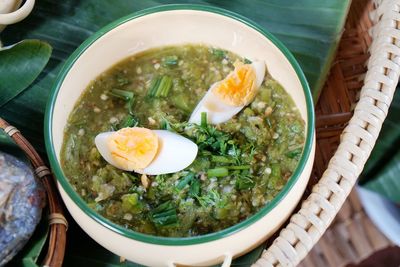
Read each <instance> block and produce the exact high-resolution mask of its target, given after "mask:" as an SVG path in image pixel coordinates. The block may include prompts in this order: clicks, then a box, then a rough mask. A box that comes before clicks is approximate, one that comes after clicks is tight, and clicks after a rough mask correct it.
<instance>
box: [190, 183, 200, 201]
mask: <svg viewBox="0 0 400 267" xmlns="http://www.w3.org/2000/svg"><path fill="white" fill-rule="evenodd" d="M199 194H200V181H199V180H198V179H194V180H193V181H192V183H191V184H190V188H189V196H191V197H194V196H198V195H199Z"/></svg>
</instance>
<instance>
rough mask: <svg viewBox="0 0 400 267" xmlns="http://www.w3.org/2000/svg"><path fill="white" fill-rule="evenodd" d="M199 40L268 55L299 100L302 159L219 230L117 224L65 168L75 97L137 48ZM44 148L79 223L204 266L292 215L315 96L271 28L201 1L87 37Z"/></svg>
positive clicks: (55, 104)
mask: <svg viewBox="0 0 400 267" xmlns="http://www.w3.org/2000/svg"><path fill="white" fill-rule="evenodd" d="M184 43H202V44H208V45H212V46H215V47H220V48H223V49H227V50H230V51H232V52H234V53H237V54H239V55H242V56H245V57H247V58H250V59H258V60H264V61H265V62H266V64H267V67H268V71H269V72H270V74H271V75H272V76H273V77H274V78H275V79H276V80H277V81H279V82H280V83H281V84H282V85H283V86H284V88H285V89H286V90H287V91H288V93H289V94H290V95H291V96H292V98H293V99H294V100H295V102H296V104H297V106H298V108H299V110H300V113H301V115H302V117H303V118H304V120H305V122H306V131H307V132H306V144H305V148H304V151H303V155H302V157H301V160H300V163H299V165H298V166H297V169H296V170H295V172H294V175H293V176H292V177H291V178H290V180H289V182H288V183H287V184H286V186H285V187H284V188H283V190H282V191H281V192H280V193H279V195H278V196H277V197H276V198H275V199H274V200H273V201H272V202H270V203H269V204H267V205H266V206H265V207H264V208H262V209H261V210H260V211H259V212H258V213H256V214H255V215H253V216H251V217H250V218H248V219H247V220H245V221H243V222H241V223H239V224H237V225H234V226H232V227H230V228H227V229H225V230H223V231H219V232H216V233H212V234H208V235H203V236H198V237H191V238H165V237H156V236H150V235H145V234H141V233H137V232H134V231H131V230H127V229H125V228H123V227H121V226H118V225H116V224H114V223H112V222H110V221H108V220H107V219H105V218H103V217H102V216H100V215H99V214H97V213H96V212H95V211H93V210H92V209H90V208H89V207H88V206H87V205H86V203H85V202H84V201H83V200H82V199H81V198H80V197H79V196H78V194H77V193H76V192H75V191H74V190H73V189H72V187H71V185H70V184H69V183H68V180H67V179H66V177H65V176H64V174H63V172H62V170H61V168H60V151H61V144H62V140H63V131H64V128H65V125H66V122H67V118H68V116H69V114H70V112H71V111H72V109H73V107H74V104H75V102H76V101H77V100H78V98H79V96H80V95H81V94H82V92H83V91H84V90H85V88H86V86H87V85H88V84H89V82H90V81H92V80H93V79H94V78H95V77H96V76H98V75H99V74H100V73H102V72H103V71H105V70H107V69H108V68H109V67H110V66H112V65H113V64H115V63H116V62H118V61H120V60H122V59H124V58H126V57H128V56H130V55H132V54H135V53H138V52H140V51H143V50H146V49H149V48H153V47H160V46H165V45H176V44H184ZM45 133H46V147H47V152H48V155H49V158H50V162H51V166H52V168H53V171H54V172H55V174H56V177H57V180H58V187H59V189H60V193H61V196H62V199H63V200H64V202H65V205H66V206H67V208H68V210H69V212H70V213H71V215H72V217H73V218H74V219H75V220H76V222H77V223H78V224H79V225H80V226H81V227H82V229H83V230H84V231H85V232H86V233H88V234H89V235H90V236H91V237H92V238H93V239H94V240H96V241H97V242H98V243H99V244H101V245H102V246H104V247H105V248H106V249H108V250H110V251H112V252H113V253H115V254H117V255H119V256H122V257H124V258H126V259H128V260H131V261H134V262H137V263H140V264H144V265H149V266H174V265H175V264H183V265H197V266H200V265H201V266H204V265H210V264H215V263H220V262H224V266H228V265H229V263H230V261H231V260H232V258H233V257H236V256H239V255H241V254H244V253H246V252H248V251H249V250H251V249H252V248H254V247H256V246H257V245H259V244H260V243H261V242H263V241H265V240H266V239H267V237H269V236H270V235H271V234H272V233H273V232H274V231H276V230H277V229H278V228H279V226H281V224H282V223H283V222H284V221H285V220H286V219H287V218H288V216H289V215H290V214H291V212H292V210H293V209H294V208H295V206H296V205H297V203H298V201H299V200H300V197H301V195H302V194H303V191H304V189H305V186H306V184H307V181H308V179H309V176H310V172H311V167H312V163H313V159H314V143H315V142H314V113H313V104H312V100H311V94H310V91H309V88H308V85H307V82H306V80H305V77H304V74H303V72H302V71H301V69H300V67H299V65H298V64H297V62H296V60H295V59H294V58H293V56H292V55H291V54H290V52H289V51H288V50H287V49H286V48H285V47H284V46H283V45H282V44H281V43H280V42H279V41H278V40H277V39H275V38H274V37H273V36H272V35H271V34H270V33H268V32H266V31H265V30H263V29H262V28H260V27H259V26H257V25H256V24H255V23H253V22H251V21H249V20H247V19H245V18H244V17H241V16H239V15H237V14H233V13H231V12H228V11H225V10H222V9H217V8H211V7H206V6H197V5H172V6H162V7H157V8H152V9H147V10H144V11H141V12H139V13H135V14H133V15H130V16H127V17H125V18H122V19H119V20H117V21H116V22H113V23H111V24H110V25H108V26H106V27H105V28H103V29H101V30H100V31H99V32H97V33H96V34H95V35H94V36H92V37H91V38H89V39H88V40H87V41H85V42H84V43H83V44H82V45H81V46H80V47H79V48H78V49H77V50H76V51H75V52H74V53H73V55H72V56H71V57H70V58H69V59H68V61H67V62H66V64H65V66H64V68H63V69H62V71H61V73H60V75H59V77H58V81H57V83H56V85H55V88H54V90H53V92H52V95H51V97H50V100H49V103H48V107H47V111H46V126H45Z"/></svg>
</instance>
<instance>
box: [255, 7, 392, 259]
mask: <svg viewBox="0 0 400 267" xmlns="http://www.w3.org/2000/svg"><path fill="white" fill-rule="evenodd" d="M354 6H356V7H355V9H356V10H355V11H354ZM399 10H400V1H399V0H383V1H382V0H380V1H375V2H374V3H370V4H369V3H368V2H366V1H355V3H353V8H352V11H350V15H349V18H348V21H347V24H346V28H347V29H348V31H347V32H345V34H344V36H343V40H342V42H341V45H340V47H339V51H338V57H337V59H338V60H337V61H336V62H335V64H334V65H333V67H332V69H331V74H330V78H329V79H328V81H327V86H328V87H331V89H329V90H326V88H325V90H324V93H323V94H322V95H321V98H320V102H319V104H318V106H317V108H316V111H317V115H318V119H317V138H318V145H317V146H318V147H317V157H316V158H317V160H316V166H315V167H314V174H313V176H314V177H313V179H312V181H311V183H312V182H313V180H314V181H316V180H318V179H315V178H318V177H320V174H321V173H322V171H323V170H325V171H323V174H322V177H321V179H319V181H318V182H317V184H315V185H314V186H313V187H312V190H311V194H309V195H308V197H307V199H306V200H304V201H303V203H302V205H301V208H300V210H299V211H297V213H295V214H293V215H292V216H291V218H290V222H289V223H288V225H287V226H286V227H285V228H284V229H282V230H281V232H280V234H279V236H278V237H277V238H276V239H275V240H274V242H273V243H272V245H271V246H270V247H269V248H267V249H266V250H265V251H264V252H263V254H262V256H261V258H260V259H259V260H258V261H257V262H256V263H255V264H254V266H294V265H297V264H298V263H299V262H300V261H301V260H302V259H303V258H304V257H305V256H306V255H307V254H308V253H309V251H310V250H311V249H312V247H313V246H314V245H315V244H316V243H317V242H318V240H319V239H320V238H321V236H322V235H323V234H324V233H325V231H326V229H327V228H328V226H329V225H330V224H331V223H332V221H333V220H334V218H335V216H336V215H337V214H338V212H339V210H340V208H341V207H342V205H343V204H344V202H345V200H346V198H347V197H348V195H349V194H350V192H351V190H352V188H353V186H354V184H355V182H356V180H357V178H358V176H359V174H360V173H361V171H362V170H363V167H364V164H365V162H366V160H367V159H368V157H369V155H370V153H371V150H372V148H373V147H374V144H375V142H376V139H377V137H378V134H379V131H380V129H381V127H382V123H383V121H384V119H385V117H386V115H387V112H388V108H389V106H390V103H391V100H392V97H393V94H394V91H395V88H396V85H397V81H398V78H399V73H400V65H399V63H400V48H399V44H400V42H399V39H400V30H399V29H398V28H399V22H400V12H399ZM352 12H354V13H352ZM368 16H369V17H368ZM372 25H373V26H372ZM349 26H350V27H349ZM351 26H353V27H351ZM371 26H372V27H371ZM368 31H369V33H370V35H371V36H372V39H371V37H370V36H369V35H368V34H367V32H368ZM351 36H353V38H352V37H351ZM371 40H373V41H372V42H371ZM368 47H369V52H370V58H369V60H368V64H367V66H366V67H367V68H366V70H367V72H366V74H365V75H363V73H364V71H365V65H364V62H365V61H366V60H367V58H368V53H366V52H367V51H368V50H367V49H368ZM357 52H359V55H357ZM348 58H350V59H352V60H347V59H348ZM332 77H333V78H332ZM343 81H345V82H344V83H343ZM343 84H344V86H343ZM361 85H362V90H361V92H360V93H359V92H358V88H359V87H360V86H361ZM343 89H345V90H343ZM356 102H357V105H354V103H356ZM324 114H329V115H324ZM349 118H351V119H350V121H349V122H348V124H347V123H346V122H347V120H348V119H349ZM346 125H347V126H346ZM342 129H343V132H342V134H341V135H340V139H339V134H340V132H341V131H342ZM337 144H338V146H337ZM336 147H337V150H336ZM335 150H336V152H335V153H334V155H333V157H331V153H332V152H334V151H335ZM318 157H322V160H321V159H318ZM329 159H330V160H329ZM328 160H329V163H328V166H327V167H326V166H325V164H326V162H328Z"/></svg>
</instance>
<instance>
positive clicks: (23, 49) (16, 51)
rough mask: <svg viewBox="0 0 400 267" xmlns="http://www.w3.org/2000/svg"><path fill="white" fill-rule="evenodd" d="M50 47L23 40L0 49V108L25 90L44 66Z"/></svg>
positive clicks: (34, 41)
mask: <svg viewBox="0 0 400 267" xmlns="http://www.w3.org/2000/svg"><path fill="white" fill-rule="evenodd" d="M50 55H51V46H50V45H49V44H48V43H46V42H42V41H39V40H24V41H21V42H19V43H17V44H15V45H12V46H9V47H3V48H2V49H0V62H1V64H0V81H1V82H0V92H1V94H0V107H1V106H3V105H4V104H6V103H7V102H8V101H10V100H11V99H13V98H14V97H15V96H17V95H18V94H19V93H20V92H22V91H23V90H24V89H26V88H27V87H28V86H29V85H30V84H31V83H32V82H33V81H34V80H35V79H36V77H37V76H39V74H40V73H41V72H42V70H43V68H44V67H45V66H46V64H47V62H48V61H49V58H50Z"/></svg>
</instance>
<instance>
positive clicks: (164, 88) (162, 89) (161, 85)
mask: <svg viewBox="0 0 400 267" xmlns="http://www.w3.org/2000/svg"><path fill="white" fill-rule="evenodd" d="M171 87H172V78H171V77H169V76H161V77H155V78H153V80H152V81H151V83H150V89H149V92H148V94H147V95H148V96H150V97H167V96H168V93H169V90H170V89H171Z"/></svg>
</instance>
